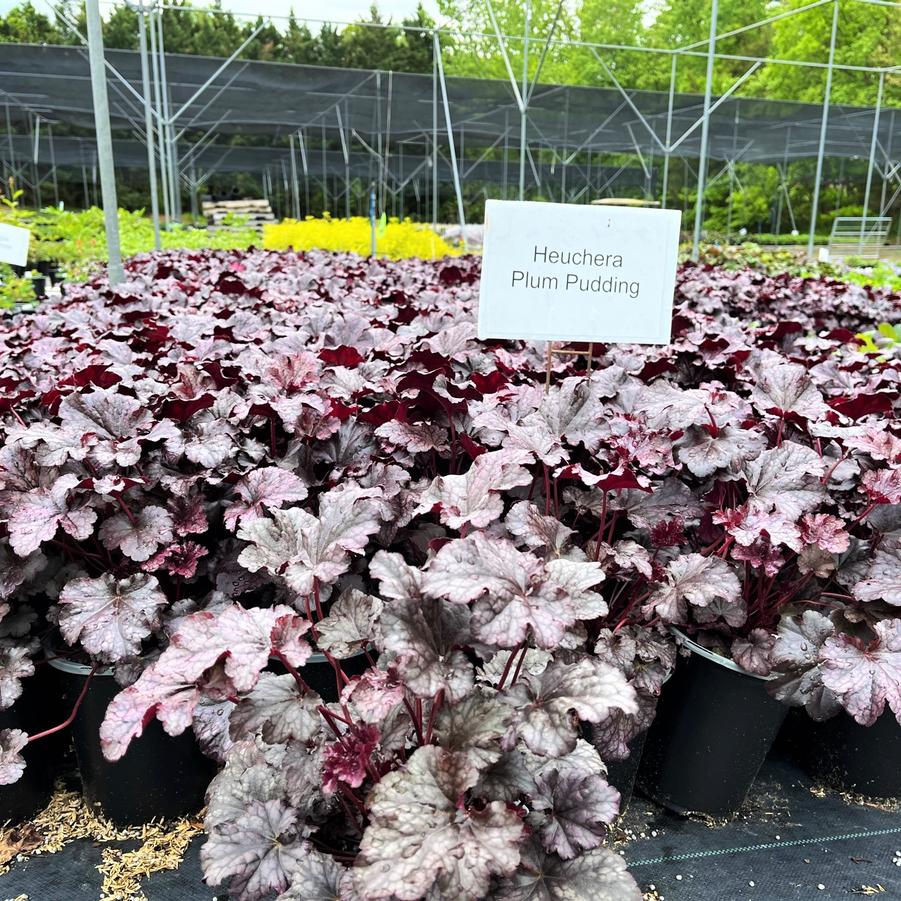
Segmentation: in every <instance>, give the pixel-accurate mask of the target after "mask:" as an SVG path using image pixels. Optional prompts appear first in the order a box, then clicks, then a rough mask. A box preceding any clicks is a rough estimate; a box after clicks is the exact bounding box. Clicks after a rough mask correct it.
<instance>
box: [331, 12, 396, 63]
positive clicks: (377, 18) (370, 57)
mask: <svg viewBox="0 0 901 901" xmlns="http://www.w3.org/2000/svg"><path fill="white" fill-rule="evenodd" d="M399 41H400V29H399V28H397V26H395V25H392V24H391V20H390V19H389V20H388V21H387V22H386V21H385V20H384V19H382V16H381V14H380V13H379V9H378V7H377V6H376V5H375V4H374V3H373V4H372V6H370V7H369V17H368V18H365V19H364V18H361V19H359V20H358V21H357V23H356V24H354V25H348V26H347V27H346V28H345V29H344V31H343V32H342V33H341V45H342V48H343V51H344V65H345V66H347V67H349V68H351V69H394V68H396V65H395V58H396V56H397V51H398V46H399Z"/></svg>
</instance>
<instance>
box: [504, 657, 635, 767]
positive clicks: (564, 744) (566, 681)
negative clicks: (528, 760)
mask: <svg viewBox="0 0 901 901" xmlns="http://www.w3.org/2000/svg"><path fill="white" fill-rule="evenodd" d="M505 696H506V698H507V700H508V703H510V704H511V705H512V706H513V707H514V708H515V710H516V716H515V719H514V721H513V725H514V726H515V728H516V731H517V733H518V734H519V736H520V738H522V740H523V741H524V742H525V743H526V745H527V746H528V748H529V749H530V750H531V751H533V752H534V753H535V754H540V755H548V756H552V757H560V756H562V755H564V754H568V753H569V752H570V751H572V750H573V748H575V746H576V739H577V738H578V732H577V726H578V721H579V720H583V721H585V722H589V723H598V722H600V721H601V720H603V719H604V717H606V716H607V715H608V713H609V712H610V711H611V710H614V709H616V710H623V711H625V712H626V713H637V712H638V700H637V698H636V695H635V689H633V688H632V686H631V685H629V683H628V682H627V681H626V677H625V676H624V675H623V674H622V672H621V671H620V670H618V669H616V668H614V667H612V666H610V665H609V664H606V663H602V662H600V661H598V660H592V659H590V658H582V659H581V660H579V661H578V662H577V663H563V662H560V661H556V660H555V661H554V662H552V663H551V664H550V665H549V666H548V667H547V669H546V670H544V672H543V673H541V674H540V675H538V676H534V675H532V674H531V673H525V674H523V675H521V676H520V680H519V681H518V682H516V683H515V684H514V685H513V686H512V687H511V688H510V689H508V690H507V691H506V692H505Z"/></svg>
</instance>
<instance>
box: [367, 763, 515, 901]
mask: <svg viewBox="0 0 901 901" xmlns="http://www.w3.org/2000/svg"><path fill="white" fill-rule="evenodd" d="M474 783H475V774H474V772H473V770H472V768H471V767H469V766H467V765H466V764H465V763H464V765H463V766H462V767H461V766H460V761H459V759H458V758H457V757H456V755H454V754H452V753H448V752H445V751H443V750H442V749H440V748H437V747H435V746H434V745H430V746H426V747H422V748H419V749H417V750H416V751H415V752H414V753H413V755H412V756H411V757H410V758H409V760H408V761H407V762H406V764H405V765H404V766H403V768H401V769H398V770H394V771H393V772H390V773H388V774H387V775H385V776H383V777H382V779H381V781H380V782H379V783H378V784H377V785H376V786H375V788H374V789H373V791H372V794H371V795H370V808H369V825H368V826H367V827H366V831H365V832H364V834H363V840H362V842H361V843H360V853H359V855H358V858H357V864H356V866H355V867H354V870H353V876H354V884H355V886H356V888H357V891H358V892H359V893H360V894H361V895H362V896H363V897H364V898H366V899H367V901H378V899H385V901H387V899H395V898H396V899H398V901H416V899H419V898H422V897H423V896H424V895H426V894H427V893H428V892H429V891H430V890H436V891H437V893H438V895H437V896H438V897H442V898H453V899H454V901H478V899H481V898H484V897H485V895H486V894H487V892H488V888H489V885H490V881H491V878H492V877H493V876H507V875H510V874H511V873H513V871H514V870H515V869H516V867H517V866H518V865H519V859H520V858H519V846H520V841H521V839H522V837H523V834H524V827H523V823H522V820H521V819H520V817H519V815H518V814H517V813H515V812H514V811H512V810H510V809H509V808H508V807H507V805H506V804H504V803H503V802H501V801H489V802H487V803H486V804H484V805H480V806H478V807H467V806H465V805H464V804H461V800H460V799H461V798H462V797H463V796H464V794H465V792H466V791H467V790H468V789H470V788H472V786H473V785H474Z"/></svg>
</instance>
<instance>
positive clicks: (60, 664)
mask: <svg viewBox="0 0 901 901" xmlns="http://www.w3.org/2000/svg"><path fill="white" fill-rule="evenodd" d="M365 653H366V652H365V651H363V650H362V649H360V650H359V651H357V652H356V653H355V654H351V655H350V657H342V658H341V659H342V660H353V659H354V658H355V657H361V656H362V655H363V654H365ZM44 656H45V658H46V659H47V663H49V664H50V666H52V667H53V668H54V669H55V670H59V671H60V672H63V673H70V674H71V675H75V676H87V675H89V674H90V672H91V667H89V666H87V665H86V664H84V663H78V662H77V661H75V660H69V659H67V658H66V657H60V656H59V655H58V654H57V653H55V652H54V650H53V648H51V647H45V648H44ZM307 663H328V658H327V657H326V656H325V654H322V653H320V652H319V651H314V652H313V653H312V654H310V656H309V658H308V659H307ZM304 666H306V664H304ZM301 669H303V667H301ZM94 675H95V676H112V675H113V668H112V667H111V666H105V667H103V668H102V669H98V670H96V671H95V673H94Z"/></svg>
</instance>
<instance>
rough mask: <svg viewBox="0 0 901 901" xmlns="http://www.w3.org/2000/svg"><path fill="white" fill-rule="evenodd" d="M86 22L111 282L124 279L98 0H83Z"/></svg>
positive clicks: (113, 283) (101, 25)
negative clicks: (84, 1) (84, 0)
mask: <svg viewBox="0 0 901 901" xmlns="http://www.w3.org/2000/svg"><path fill="white" fill-rule="evenodd" d="M85 8H86V11H87V24H88V58H89V60H90V65H91V94H92V96H93V100H94V128H95V130H96V133H97V158H98V161H99V163H100V190H101V192H102V194H103V219H104V224H105V225H106V248H107V254H108V256H109V268H108V275H109V281H110V284H111V285H118V284H119V283H120V282H122V281H124V279H125V273H124V272H123V270H122V255H121V253H120V251H119V206H118V203H117V201H116V171H115V168H114V166H113V138H112V132H111V130H110V120H109V101H108V99H107V96H106V66H105V65H104V55H103V24H102V22H101V19H100V5H99V3H98V0H87V2H86V3H85Z"/></svg>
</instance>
